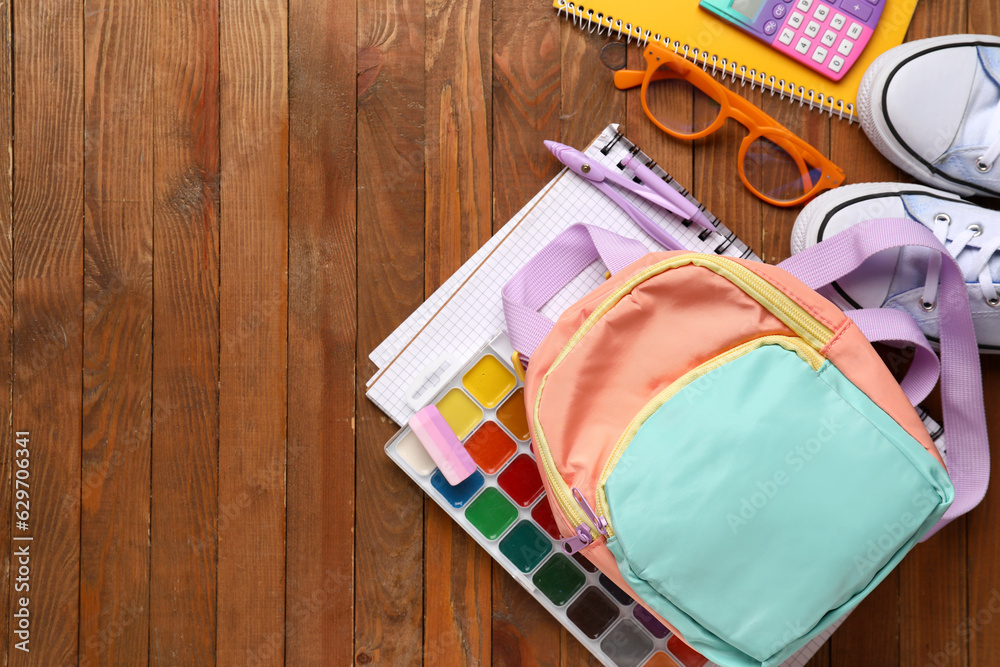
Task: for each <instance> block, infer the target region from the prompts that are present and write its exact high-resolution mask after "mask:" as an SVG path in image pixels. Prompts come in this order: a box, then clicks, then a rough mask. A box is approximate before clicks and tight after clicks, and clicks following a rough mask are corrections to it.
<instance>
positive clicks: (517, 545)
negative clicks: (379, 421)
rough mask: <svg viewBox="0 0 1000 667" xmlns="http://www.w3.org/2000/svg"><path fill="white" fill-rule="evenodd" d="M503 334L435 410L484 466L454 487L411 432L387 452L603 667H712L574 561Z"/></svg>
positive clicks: (463, 371)
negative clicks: (565, 546) (564, 546)
mask: <svg viewBox="0 0 1000 667" xmlns="http://www.w3.org/2000/svg"><path fill="white" fill-rule="evenodd" d="M512 352H513V350H512V349H511V348H510V344H509V343H508V341H507V338H506V337H505V336H504V335H502V334H500V335H498V336H497V337H496V338H494V339H493V340H492V341H491V342H490V344H489V345H487V346H486V347H484V348H483V349H482V350H481V351H480V352H479V353H477V354H476V355H475V356H474V357H473V359H472V360H471V361H469V362H468V363H467V364H466V365H465V366H463V367H461V368H459V369H458V370H457V372H456V374H455V376H454V378H453V379H452V380H451V381H450V382H449V383H447V384H446V385H445V387H444V388H443V389H442V390H441V391H440V392H439V393H438V395H437V397H436V398H435V399H434V400H433V401H432V403H433V404H435V405H436V406H437V408H438V410H440V412H441V415H442V416H443V417H444V418H445V420H446V421H447V422H448V424H449V425H450V426H451V428H452V430H454V431H455V434H456V435H457V436H458V438H459V440H460V441H461V442H462V443H463V444H464V446H465V449H466V451H467V452H468V453H469V454H470V455H471V457H472V459H473V460H474V461H475V463H476V471H475V472H474V473H473V474H472V475H471V476H470V477H468V478H466V479H465V480H464V481H462V482H460V483H459V484H457V485H455V486H452V485H451V484H449V483H448V481H447V480H446V479H445V477H444V475H443V474H442V473H441V471H440V470H438V469H437V466H436V465H435V464H434V461H433V460H432V459H431V457H430V456H429V455H428V453H427V451H426V449H425V448H424V446H423V445H422V444H421V442H420V440H419V439H418V438H417V436H416V434H415V433H414V432H413V430H412V429H410V428H409V427H406V428H404V429H402V430H401V431H400V432H399V433H398V434H396V436H395V437H394V438H393V439H392V440H390V441H389V443H388V444H387V445H386V452H387V453H388V455H389V457H390V458H391V459H392V460H393V461H395V462H396V463H397V464H398V465H399V466H400V467H401V468H402V469H403V470H404V471H405V472H406V474H407V475H409V476H410V477H411V478H412V479H413V481H415V482H416V483H417V484H419V485H420V487H421V488H422V489H423V490H424V491H425V492H427V494H428V495H430V496H431V497H432V498H433V499H434V500H435V501H436V502H437V503H438V504H439V505H440V506H441V507H443V508H444V509H445V511H447V512H448V513H449V514H450V515H451V517H452V518H453V519H454V520H455V521H457V522H458V523H459V524H460V525H461V526H462V527H463V528H464V529H465V530H466V531H467V532H468V533H469V534H470V535H471V536H472V537H473V538H474V539H475V540H476V541H477V542H478V543H479V544H480V545H481V546H482V547H483V548H484V549H486V551H488V552H489V553H490V555H491V556H492V557H493V558H494V559H495V560H496V561H497V562H498V563H499V564H500V565H501V566H503V568H504V569H505V570H507V572H509V573H510V575H511V576H513V577H514V578H515V579H516V580H517V581H518V582H519V583H520V584H521V585H522V586H524V588H525V589H527V590H528V592H530V593H531V594H532V595H533V596H534V597H535V598H536V599H537V600H538V601H539V603H540V604H541V605H542V606H544V607H545V608H546V609H547V610H548V611H549V612H550V613H551V614H552V615H553V616H555V617H556V618H557V619H558V620H559V621H560V622H561V623H562V624H563V625H564V626H566V628H567V629H568V630H569V631H570V632H571V633H572V634H573V635H574V636H575V637H576V638H577V639H578V640H580V641H581V642H582V643H583V644H584V646H586V647H587V648H588V649H589V650H590V651H591V652H592V653H593V654H594V655H595V656H597V658H598V659H600V660H601V661H602V662H603V663H604V664H606V665H609V666H613V667H632V666H637V665H649V666H657V667H666V666H669V667H703V666H705V665H711V663H709V662H708V661H706V660H705V658H703V657H702V656H700V655H698V654H697V653H695V652H694V651H692V650H691V649H690V648H689V647H688V646H687V645H686V644H684V642H682V641H681V640H680V639H679V638H677V637H674V636H672V635H671V634H670V632H669V631H668V630H667V628H665V627H664V626H663V625H662V624H661V623H660V622H659V621H657V620H656V619H655V618H653V616H652V615H651V614H649V612H647V611H646V610H645V608H643V607H642V606H641V605H638V604H636V603H635V602H634V601H633V600H632V598H630V597H629V596H628V595H627V594H626V593H625V592H624V591H622V590H621V589H620V588H618V587H617V586H616V585H615V584H614V583H613V582H612V581H611V580H610V579H608V578H607V577H605V576H604V575H603V574H601V573H600V572H598V571H597V569H596V568H595V567H594V566H593V565H591V563H590V561H588V560H587V559H586V558H584V557H582V556H580V555H579V554H576V555H574V556H567V555H565V554H564V553H563V552H562V550H561V548H560V544H559V531H558V529H557V528H556V523H555V519H554V518H553V516H552V509H551V507H550V506H549V502H548V498H546V497H545V491H544V488H543V486H542V479H541V477H540V476H539V473H538V466H537V465H536V463H535V458H534V454H533V453H532V451H531V443H530V441H529V435H528V423H527V416H526V412H525V409H524V389H523V386H522V384H521V382H520V381H519V380H518V378H517V375H516V374H515V373H514V371H513V369H512V367H511V365H510V362H509V360H510V355H511V354H512Z"/></svg>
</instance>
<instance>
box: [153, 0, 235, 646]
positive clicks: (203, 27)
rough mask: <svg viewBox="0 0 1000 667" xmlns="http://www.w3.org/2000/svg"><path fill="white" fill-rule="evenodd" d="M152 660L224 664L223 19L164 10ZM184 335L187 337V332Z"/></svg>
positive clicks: (208, 10) (159, 18)
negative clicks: (219, 610) (219, 660)
mask: <svg viewBox="0 0 1000 667" xmlns="http://www.w3.org/2000/svg"><path fill="white" fill-rule="evenodd" d="M154 26H155V27H154V29H153V35H154V39H155V47H154V53H155V57H154V58H153V63H152V67H153V75H154V81H155V86H154V95H155V102H154V110H155V113H154V149H153V161H154V164H155V170H156V173H155V180H154V184H153V202H154V203H153V247H154V248H155V253H156V255H155V261H154V262H153V292H154V294H155V295H156V298H155V299H154V301H153V340H154V350H153V410H152V430H153V444H152V447H153V459H152V465H151V475H152V491H151V493H152V506H151V513H150V524H151V529H150V596H149V619H150V620H149V623H150V631H149V635H150V636H149V657H150V662H151V663H153V664H156V665H176V664H212V663H214V661H215V631H216V621H217V616H216V604H215V602H216V588H217V574H216V561H217V559H218V550H217V543H218V533H217V529H218V526H219V524H220V523H221V522H225V521H238V519H237V518H235V517H234V516H233V512H234V510H237V509H239V506H238V505H236V506H229V507H227V508H226V510H227V514H226V515H225V517H226V518H221V519H220V514H219V505H218V488H219V482H218V466H219V458H218V448H219V78H218V77H219V55H218V54H219V12H218V3H217V2H215V1H214V0H213V1H212V2H202V1H200V0H184V1H183V2H169V3H166V2H161V3H157V4H156V6H155V18H154ZM178 332H184V335H178Z"/></svg>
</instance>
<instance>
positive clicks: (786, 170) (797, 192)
mask: <svg viewBox="0 0 1000 667" xmlns="http://www.w3.org/2000/svg"><path fill="white" fill-rule="evenodd" d="M777 141H780V140H772V139H769V138H768V137H764V136H761V137H757V138H756V139H754V141H753V143H751V144H750V146H748V147H747V151H746V154H745V155H744V157H743V173H744V174H745V175H746V177H747V180H748V181H749V182H750V185H751V186H752V188H753V189H754V190H756V191H757V193H758V194H760V195H763V196H764V197H767V198H768V199H772V200H774V201H777V202H792V201H795V200H797V199H799V198H801V197H803V196H805V195H806V194H808V193H809V192H811V191H812V189H813V188H814V187H815V186H816V184H817V183H818V182H819V180H820V178H821V175H822V172H823V170H822V168H821V167H819V166H817V165H816V164H813V163H812V160H811V159H810V158H809V157H807V156H806V155H804V154H803V152H802V151H797V150H795V149H794V147H792V146H788V147H787V148H786V147H785V146H784V145H783V144H784V142H782V143H777ZM790 150H791V151H792V152H791V153H790V152H789V151H790Z"/></svg>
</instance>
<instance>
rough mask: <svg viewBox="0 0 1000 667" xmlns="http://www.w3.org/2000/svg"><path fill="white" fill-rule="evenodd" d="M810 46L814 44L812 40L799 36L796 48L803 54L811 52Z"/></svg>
mask: <svg viewBox="0 0 1000 667" xmlns="http://www.w3.org/2000/svg"><path fill="white" fill-rule="evenodd" d="M810 46H812V42H810V41H809V40H808V39H806V38H805V37H799V43H798V44H796V45H795V50H796V51H798V52H799V53H801V54H802V55H805V54H807V53H809V47H810Z"/></svg>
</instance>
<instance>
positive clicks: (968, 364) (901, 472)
mask: <svg viewBox="0 0 1000 667" xmlns="http://www.w3.org/2000/svg"><path fill="white" fill-rule="evenodd" d="M902 245H914V246H923V247H926V248H928V249H930V250H931V251H932V252H938V253H940V254H941V258H942V259H941V289H940V295H939V304H938V307H937V308H938V311H939V317H940V325H941V341H940V354H941V365H940V369H939V366H938V360H937V357H936V355H935V353H934V351H933V350H932V348H931V347H930V345H929V344H928V343H927V340H926V339H925V338H924V337H923V334H921V333H920V330H919V328H918V327H917V326H916V324H915V323H914V322H913V320H912V318H910V316H909V315H907V314H905V313H901V312H899V311H892V310H872V311H865V310H860V311H853V312H851V313H849V314H845V313H843V312H841V311H840V310H839V309H838V308H837V307H836V306H835V305H834V304H832V303H831V302H830V301H828V300H827V299H825V298H824V297H823V296H821V295H820V294H819V293H818V292H817V291H816V289H818V288H820V287H822V286H824V285H828V284H830V283H832V282H833V281H835V280H837V279H838V278H841V277H842V276H843V275H846V274H847V273H849V272H850V271H851V270H853V269H855V268H857V267H858V266H860V265H861V263H862V262H863V261H864V260H865V259H867V258H868V257H870V256H872V255H873V254H875V253H877V252H879V251H882V250H885V249H888V248H891V247H898V246H902ZM598 257H600V258H601V259H602V261H603V262H604V264H605V266H606V267H607V268H608V269H609V271H610V272H611V273H612V276H611V277H610V278H609V279H608V280H607V281H606V282H605V283H604V284H603V285H601V286H600V287H598V288H596V289H594V290H593V291H591V292H590V293H589V294H587V295H586V296H584V297H583V298H582V299H580V300H579V301H578V302H577V303H576V304H574V305H573V306H571V307H570V308H568V309H567V310H566V311H565V312H563V313H562V315H561V316H560V317H559V319H558V321H556V322H553V321H551V320H550V319H548V318H546V317H545V316H543V315H542V314H540V313H539V312H538V311H539V309H540V308H542V306H543V305H544V304H545V303H546V302H547V301H549V299H551V298H552V297H553V296H554V295H555V294H556V293H557V292H558V291H559V290H560V289H562V288H563V287H564V286H565V285H567V284H568V283H569V282H570V281H571V280H572V279H573V278H574V277H575V276H576V275H577V274H579V273H580V272H581V271H582V270H584V269H585V268H586V267H587V266H589V265H590V264H592V263H593V262H594V261H595V260H596V259H598ZM503 301H504V309H505V316H506V319H507V325H508V333H509V336H510V339H511V342H512V344H513V345H514V347H515V349H516V350H517V351H518V354H519V356H520V359H521V360H522V362H525V363H526V378H525V402H526V408H527V413H528V422H529V424H530V428H531V436H532V442H533V447H534V451H535V454H536V458H537V460H538V463H539V468H540V469H541V473H542V479H543V480H544V483H545V488H546V492H547V494H548V498H549V500H550V502H551V504H552V509H553V513H554V515H555V517H556V520H557V523H558V524H559V527H560V530H561V532H562V534H563V536H564V537H565V539H564V540H563V549H564V550H565V551H566V552H567V553H575V552H577V551H579V552H580V553H581V554H583V555H584V556H586V557H587V558H588V559H590V561H591V562H592V563H593V564H594V565H596V566H597V567H598V568H600V569H601V571H602V572H604V574H606V575H607V576H608V577H610V578H611V579H612V580H613V581H614V582H615V583H617V584H618V585H619V586H620V587H621V588H623V589H624V590H625V591H627V592H628V593H629V594H630V595H632V596H633V597H635V598H636V599H637V600H638V601H640V602H641V603H642V604H643V605H644V606H645V607H646V608H647V609H648V610H649V611H651V612H653V614H654V615H656V616H657V617H658V618H659V619H660V620H661V621H662V622H664V623H665V624H666V625H667V626H668V627H669V628H670V629H671V630H672V631H673V632H674V633H676V634H678V635H679V636H680V637H681V638H682V639H683V640H684V641H685V642H686V643H687V644H689V645H690V646H691V647H693V648H694V649H695V650H697V651H698V652H700V653H701V654H703V655H704V656H706V657H707V658H709V659H711V660H712V661H714V662H716V663H718V664H719V665H723V666H726V667H771V666H773V665H779V664H781V663H782V662H783V661H784V660H785V659H787V658H788V657H789V656H790V655H792V654H793V653H794V652H795V651H796V650H798V649H799V648H801V647H802V646H803V645H804V644H806V643H807V642H808V641H809V640H810V639H812V638H813V637H815V636H816V635H817V634H819V633H821V632H822V631H823V630H824V629H826V628H828V627H829V626H830V625H831V624H833V623H835V622H836V621H837V620H838V619H840V618H841V617H842V616H844V615H845V614H846V613H848V612H849V611H850V610H851V609H852V608H854V607H855V606H856V605H857V604H858V603H859V602H860V601H861V600H862V599H863V598H864V597H865V596H866V595H867V594H868V593H869V592H871V591H872V589H873V588H874V587H875V586H876V585H877V584H878V583H879V582H880V581H882V580H883V579H884V578H885V577H886V576H887V575H888V573H889V572H890V571H891V570H892V568H894V567H895V566H896V564H897V563H899V561H900V560H901V559H902V558H903V556H904V555H905V554H906V553H907V552H908V551H909V550H910V549H911V548H912V547H913V546H914V545H915V544H916V542H917V541H919V540H920V539H921V538H924V537H925V536H928V535H929V534H933V532H935V531H936V530H937V529H938V528H940V527H941V526H943V525H944V524H945V523H947V522H948V521H950V520H952V519H954V518H955V517H956V516H959V515H960V514H962V513H964V512H966V511H968V510H970V509H971V508H972V507H974V506H975V505H977V504H978V503H979V501H980V500H981V499H982V497H983V495H984V493H985V491H986V486H987V482H988V471H989V459H988V457H989V452H988V444H987V436H986V422H985V412H984V409H983V398H982V384H981V378H980V373H979V358H978V350H977V347H976V342H975V337H974V334H973V329H972V320H971V316H970V313H969V304H968V301H967V298H966V290H965V285H964V281H963V279H962V274H961V272H960V270H959V269H958V266H957V265H956V264H955V262H954V260H953V259H952V258H951V256H950V255H948V253H947V251H946V250H945V249H944V248H943V247H942V246H941V245H940V244H939V243H938V241H937V240H936V239H935V238H934V236H933V234H931V233H930V232H929V231H928V230H926V229H925V228H923V227H922V226H920V225H917V224H914V223H912V222H910V221H906V220H895V219H893V220H876V221H870V222H867V223H863V224H860V225H857V226H854V227H852V228H850V229H848V230H846V231H845V232H843V233H841V234H839V235H837V236H835V237H833V238H831V239H829V240H827V241H825V242H823V243H821V244H819V245H817V246H815V247H813V248H810V249H808V250H806V251H804V252H802V253H800V254H798V255H795V256H794V257H792V258H791V259H790V260H788V261H786V262H785V263H784V264H783V265H780V266H770V265H766V264H763V263H759V262H752V261H746V260H740V259H732V258H727V257H721V256H717V255H706V254H699V253H692V252H684V251H673V252H654V253H647V250H646V248H645V247H644V246H643V245H642V244H641V243H639V242H638V241H635V240H632V239H627V238H624V237H622V236H619V235H616V234H613V233H611V232H608V231H606V230H603V229H600V228H596V227H592V226H585V225H575V226H573V227H571V228H569V229H568V230H566V231H565V232H563V233H562V234H561V235H560V236H559V237H557V238H556V239H555V240H554V241H553V242H552V243H550V244H549V245H548V246H546V247H545V248H544V249H543V250H542V251H541V252H540V253H539V254H538V255H536V256H535V257H534V258H533V259H532V260H531V261H530V262H529V263H528V264H527V265H525V266H524V267H523V268H522V269H521V270H520V271H519V272H518V273H517V274H516V275H515V276H514V277H513V278H512V280H511V281H510V282H509V283H508V284H507V285H506V286H505V287H504V290H503ZM907 320H909V321H907ZM869 340H885V341H902V342H909V343H912V344H913V345H914V346H915V349H916V356H915V357H914V360H913V363H912V364H911V367H910V369H909V371H908V373H907V375H906V377H905V378H904V379H903V381H902V384H900V383H898V382H897V381H896V380H895V379H894V378H893V375H892V374H891V373H890V371H889V370H888V369H887V367H886V366H885V364H884V363H883V361H882V360H881V358H880V357H879V356H878V354H877V353H876V351H875V349H874V348H873V347H872V346H871V344H870V342H869ZM939 371H940V374H941V381H942V382H941V384H942V404H943V412H944V425H945V434H946V438H947V442H948V444H947V465H948V467H947V468H946V467H945V461H944V458H943V456H942V453H941V452H939V451H938V450H937V449H936V447H935V445H934V443H933V441H932V440H931V438H930V437H929V436H928V433H927V431H926V429H925V427H924V425H923V423H922V422H921V419H920V417H919V416H918V415H917V412H916V411H915V410H914V408H913V405H916V404H917V403H918V402H919V401H921V400H923V399H924V398H925V397H926V396H927V394H928V393H929V392H930V391H931V389H932V388H933V387H934V385H935V384H936V383H937V379H938V374H939Z"/></svg>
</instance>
